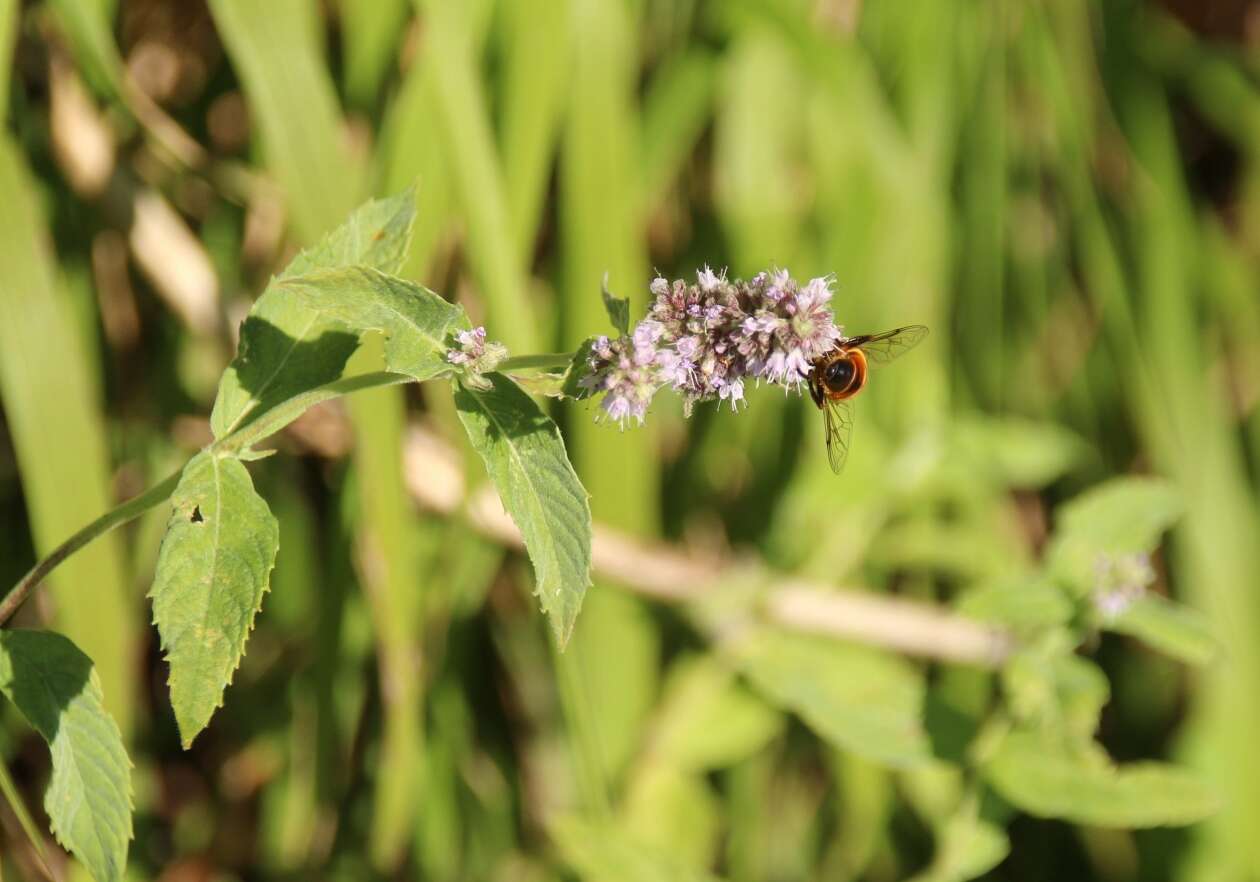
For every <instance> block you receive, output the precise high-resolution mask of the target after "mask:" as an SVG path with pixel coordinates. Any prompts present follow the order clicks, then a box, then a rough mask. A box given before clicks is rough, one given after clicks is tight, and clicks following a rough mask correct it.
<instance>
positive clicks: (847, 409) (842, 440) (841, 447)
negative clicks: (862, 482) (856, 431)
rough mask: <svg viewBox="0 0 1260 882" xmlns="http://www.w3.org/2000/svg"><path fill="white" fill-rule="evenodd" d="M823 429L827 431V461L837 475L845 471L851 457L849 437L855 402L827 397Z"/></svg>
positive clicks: (824, 405) (851, 430) (823, 410)
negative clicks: (846, 463) (845, 465)
mask: <svg viewBox="0 0 1260 882" xmlns="http://www.w3.org/2000/svg"><path fill="white" fill-rule="evenodd" d="M822 412H823V429H824V430H825V432H826V442H827V462H829V463H831V470H832V471H833V472H835V473H836V474H837V475H838V474H840V472H842V471H844V461H845V460H846V459H848V458H849V437H850V436H851V435H852V434H853V402H851V401H847V400H846V401H836V400H834V399H830V398H829V399H827V400H826V401H825V402H824V404H823V409H822Z"/></svg>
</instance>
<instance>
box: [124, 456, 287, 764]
mask: <svg viewBox="0 0 1260 882" xmlns="http://www.w3.org/2000/svg"><path fill="white" fill-rule="evenodd" d="M278 545H279V527H278V525H277V524H276V519H275V518H274V517H272V515H271V511H270V510H269V509H268V508H267V503H266V502H264V501H263V499H262V497H261V496H259V495H258V494H257V493H256V492H255V491H254V485H253V482H252V481H251V480H250V477H249V472H248V471H246V470H245V466H244V465H242V464H241V462H240V461H239V460H237V459H235V458H232V457H220V456H216V455H214V454H213V453H209V452H206V453H201V454H198V455H197V456H195V457H194V458H193V459H192V460H191V461H189V463H188V465H187V466H185V467H184V473H183V475H182V476H181V477H180V481H179V486H178V487H176V489H175V493H174V494H173V495H172V496H171V515H170V519H169V520H168V521H167V527H166V536H165V537H164V538H163V539H162V548H161V551H160V552H159V554H158V562H157V572H156V574H155V575H154V580H153V589H152V590H151V591H150V593H149V596H150V597H151V598H152V600H153V621H154V623H155V624H156V625H157V628H158V633H159V634H160V635H161V637H162V648H163V650H164V651H165V653H166V660H167V662H168V664H169V665H170V669H171V673H170V678H169V681H168V682H169V685H170V690H171V705H172V706H173V707H174V709H175V720H176V722H177V723H178V724H179V733H180V737H181V739H182V740H183V742H184V746H185V747H187V746H188V745H190V744H192V740H193V738H195V737H196V736H197V734H198V733H199V732H201V730H202V729H204V728H205V727H206V724H207V723H209V722H210V717H211V715H212V714H213V713H214V711H215V710H216V709H217V708H218V707H220V706H221V705H222V703H223V690H224V689H225V688H226V687H227V685H228V684H229V683H231V682H232V674H233V672H235V670H236V667H237V665H239V664H240V660H241V656H242V655H243V654H244V652H245V641H246V639H247V638H248V637H249V632H250V630H251V629H252V628H253V623H254V616H255V615H256V614H257V612H258V610H259V608H260V607H261V606H262V598H263V593H264V592H265V591H266V590H267V580H268V577H269V575H270V573H271V568H272V566H273V565H274V563H275V560H276V549H277V547H278Z"/></svg>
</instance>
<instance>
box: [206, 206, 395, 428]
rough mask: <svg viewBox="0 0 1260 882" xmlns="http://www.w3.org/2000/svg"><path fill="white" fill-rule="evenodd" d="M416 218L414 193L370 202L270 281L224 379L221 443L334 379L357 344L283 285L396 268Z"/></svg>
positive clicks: (214, 417)
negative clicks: (355, 268)
mask: <svg viewBox="0 0 1260 882" xmlns="http://www.w3.org/2000/svg"><path fill="white" fill-rule="evenodd" d="M415 213H416V210H415V194H414V192H413V190H411V189H407V190H406V191H404V192H402V193H400V194H398V195H397V196H393V197H390V198H389V199H378V200H373V201H371V202H368V203H366V204H365V205H363V206H361V207H360V208H359V209H357V210H356V211H355V212H354V213H353V214H351V215H350V218H349V219H348V220H347V221H346V222H345V223H344V224H342V225H341V226H339V227H338V228H337V229H335V230H333V231H332V232H331V233H329V234H328V235H327V236H325V237H324V238H323V239H321V240H320V241H319V243H318V244H316V245H315V246H313V247H311V248H308V249H307V250H305V251H303V252H302V253H300V254H299V255H298V256H297V257H295V258H294V259H293V261H292V262H290V264H289V265H288V267H287V268H286V269H285V270H284V272H282V273H281V274H280V275H279V276H277V277H276V278H275V279H273V280H272V282H271V284H270V285H268V286H267V290H265V291H264V292H263V293H262V296H261V297H259V298H258V300H257V301H256V302H255V303H254V306H253V308H252V309H251V310H250V311H249V317H248V318H246V319H245V322H244V323H243V324H242V325H241V341H240V345H239V347H238V349H237V354H236V358H235V359H233V360H232V363H231V364H230V365H228V368H227V370H226V371H224V372H223V379H222V380H220V382H219V393H218V397H217V398H216V399H215V402H214V410H213V412H212V413H211V415H210V427H211V429H212V430H213V432H214V436H215V438H223V437H224V436H226V435H227V434H229V433H230V432H232V431H233V430H234V429H237V428H240V427H241V426H242V425H244V424H245V423H246V422H248V421H250V420H253V419H256V418H257V417H258V416H259V415H260V414H262V413H265V412H266V411H267V410H269V409H270V408H272V407H274V406H276V405H277V404H279V403H281V402H284V401H287V400H288V399H290V398H292V397H294V396H295V395H299V394H301V393H302V392H306V391H308V390H310V389H314V388H315V387H317V386H322V385H325V384H326V383H331V382H333V381H335V380H336V379H338V378H339V377H340V376H341V373H342V371H343V370H344V369H345V366H346V360H347V359H349V358H350V356H351V354H352V353H353V352H354V350H355V348H356V347H357V346H358V339H357V337H356V336H355V335H354V334H352V333H350V332H349V331H348V330H347V329H346V328H345V327H344V326H343V325H342V324H341V323H339V322H338V321H337V320H336V319H335V318H333V317H331V316H329V315H325V314H323V313H322V312H320V311H317V310H312V309H311V308H310V306H309V304H307V303H304V302H300V301H299V300H297V298H296V297H295V296H294V294H293V293H292V292H291V291H287V290H285V289H284V288H283V286H282V285H281V284H280V283H281V282H282V281H283V280H284V279H288V278H292V277H294V276H299V275H302V274H304V273H309V272H313V271H315V270H320V269H334V268H337V267H345V266H352V265H362V266H370V267H374V268H375V269H378V270H381V271H382V272H395V271H397V270H398V269H399V267H401V266H402V262H403V260H404V259H405V258H406V254H407V247H408V245H409V243H410V240H411V225H412V221H413V220H414V218H415Z"/></svg>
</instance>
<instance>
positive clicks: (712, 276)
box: [582, 266, 844, 427]
mask: <svg viewBox="0 0 1260 882" xmlns="http://www.w3.org/2000/svg"><path fill="white" fill-rule="evenodd" d="M649 290H650V291H651V293H652V296H653V298H654V299H653V302H652V305H651V306H650V307H649V309H648V314H647V317H646V318H645V319H643V321H641V322H639V324H638V325H637V326H635V328H634V330H633V331H632V332H631V333H630V334H629V335H628V336H624V335H623V336H622V337H619V338H617V339H616V340H610V339H609V338H607V337H600V338H598V339H597V340H596V342H595V345H594V347H593V348H592V350H591V355H590V358H589V360H588V367H589V369H590V373H589V374H588V375H587V376H586V377H585V378H584V379H583V380H582V385H583V386H584V387H585V388H588V389H590V390H591V391H592V392H595V393H601V392H602V393H603V394H604V397H603V400H602V401H601V407H602V408H603V412H604V416H605V418H607V419H610V420H614V421H616V422H618V423H620V424H621V425H622V427H624V426H625V424H626V421H627V420H629V419H632V418H633V419H636V420H638V421H639V422H640V423H642V422H643V418H644V414H645V413H646V412H647V407H648V404H650V403H651V400H652V397H653V396H654V395H655V394H656V391H657V390H658V389H660V388H662V387H664V386H669V387H670V388H672V389H674V390H675V391H676V392H678V393H679V394H681V395H682V396H683V405H684V410H685V412H686V413H687V414H688V415H690V414H691V410H692V408H693V407H694V406H695V404H696V402H698V401H713V400H718V401H726V402H729V403H730V405H731V409H732V410H738V409H739V404H740V402H742V401H744V383H745V381H748V380H755V381H761V380H765V381H766V382H769V383H775V384H777V385H780V386H783V387H784V388H785V389H787V390H792V391H795V392H798V393H799V392H800V387H801V384H802V383H804V382H805V380H806V379H807V378H808V377H809V372H810V365H811V364H812V363H813V362H814V361H815V360H816V359H818V358H820V357H822V356H823V355H825V354H826V353H827V352H829V351H830V350H831V349H832V348H833V347H834V346H835V344H836V342H837V341H838V340H839V339H840V338H841V337H842V336H843V333H844V332H843V329H842V328H840V327H839V326H838V325H836V323H835V320H834V318H833V317H832V314H831V308H830V302H831V296H832V291H831V279H830V278H829V277H822V278H817V279H811V280H810V281H809V282H808V283H806V284H805V285H799V284H797V282H796V280H794V279H793V278H792V277H791V275H790V274H789V273H788V272H787V271H786V270H774V271H772V272H762V273H758V274H757V275H755V276H753V277H752V278H751V279H749V280H748V281H743V280H742V279H735V280H733V281H732V280H729V279H727V277H726V271H725V270H720V271H718V272H714V271H713V270H712V269H710V268H709V267H707V266H706V267H704V268H703V269H701V270H700V271H699V272H697V273H696V281H695V283H694V284H688V283H687V282H685V281H683V280H681V279H679V280H677V281H673V282H671V281H669V280H668V279H665V278H664V277H661V276H658V277H657V278H655V279H653V280H652V283H651V285H650V287H649Z"/></svg>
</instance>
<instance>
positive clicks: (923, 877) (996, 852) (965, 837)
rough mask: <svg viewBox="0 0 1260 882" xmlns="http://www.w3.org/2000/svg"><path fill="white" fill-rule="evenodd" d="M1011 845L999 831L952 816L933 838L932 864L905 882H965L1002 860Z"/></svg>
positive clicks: (981, 822)
mask: <svg viewBox="0 0 1260 882" xmlns="http://www.w3.org/2000/svg"><path fill="white" fill-rule="evenodd" d="M1010 851H1011V843H1010V840H1009V839H1008V838H1007V836H1006V833H1005V831H1003V830H1002V829H1001V828H1000V827H995V826H994V825H992V824H990V823H988V822H986V821H982V820H980V819H979V818H976V817H965V816H955V817H953V818H951V819H950V820H949V821H948V822H947V823H946V824H945V826H944V827H942V828H941V830H940V831H939V832H938V833H937V835H936V854H935V856H934V857H933V859H932V864H931V866H929V867H928V868H927V869H926V870H924V871H923V872H922V873H920V874H918V875H917V876H913V877H911V879H910V880H909V882H967V880H970V879H977V878H979V877H980V876H983V875H984V874H985V873H987V872H989V871H990V870H992V869H993V868H994V867H996V866H997V865H998V864H1000V863H1001V862H1002V861H1004V860H1005V859H1006V856H1007V855H1008V854H1009V853H1010Z"/></svg>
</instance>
